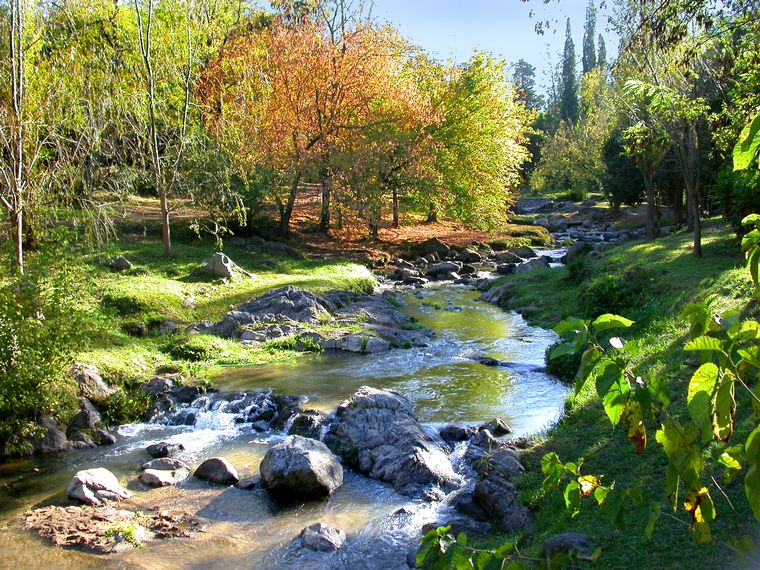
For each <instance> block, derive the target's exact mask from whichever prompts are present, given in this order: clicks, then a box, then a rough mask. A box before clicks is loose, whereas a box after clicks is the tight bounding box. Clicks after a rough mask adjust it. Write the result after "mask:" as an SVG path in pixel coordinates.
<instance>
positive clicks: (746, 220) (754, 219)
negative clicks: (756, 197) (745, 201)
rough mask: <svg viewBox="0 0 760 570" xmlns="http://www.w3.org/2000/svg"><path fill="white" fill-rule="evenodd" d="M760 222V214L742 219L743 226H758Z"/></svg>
mask: <svg viewBox="0 0 760 570" xmlns="http://www.w3.org/2000/svg"><path fill="white" fill-rule="evenodd" d="M759 222H760V214H749V215H748V216H745V217H744V219H742V225H743V226H748V225H750V224H757V223H759Z"/></svg>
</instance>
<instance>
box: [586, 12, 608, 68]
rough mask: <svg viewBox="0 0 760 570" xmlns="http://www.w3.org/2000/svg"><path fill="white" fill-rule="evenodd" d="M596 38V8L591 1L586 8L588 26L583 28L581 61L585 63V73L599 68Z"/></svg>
mask: <svg viewBox="0 0 760 570" xmlns="http://www.w3.org/2000/svg"><path fill="white" fill-rule="evenodd" d="M595 36H596V6H594V0H589V3H588V6H587V7H586V24H585V26H584V28H583V56H582V59H581V61H582V62H583V73H588V72H589V71H591V70H592V69H594V68H595V67H596V66H597V59H596V49H595V47H594V38H595ZM600 49H601V46H600ZM605 57H606V54H605Z"/></svg>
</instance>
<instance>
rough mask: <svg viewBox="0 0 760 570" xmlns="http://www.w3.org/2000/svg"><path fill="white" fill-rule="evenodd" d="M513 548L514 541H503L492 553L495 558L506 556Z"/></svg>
mask: <svg viewBox="0 0 760 570" xmlns="http://www.w3.org/2000/svg"><path fill="white" fill-rule="evenodd" d="M514 549H515V543H514V542H505V543H504V544H502V545H501V546H499V548H497V549H496V550H494V551H493V553H494V554H495V555H496V557H497V558H506V557H507V555H509V553H510V552H512V551H513V550H514Z"/></svg>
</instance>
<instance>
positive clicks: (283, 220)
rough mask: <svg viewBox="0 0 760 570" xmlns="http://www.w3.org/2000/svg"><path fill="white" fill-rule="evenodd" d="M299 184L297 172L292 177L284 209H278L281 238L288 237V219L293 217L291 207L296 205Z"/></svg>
mask: <svg viewBox="0 0 760 570" xmlns="http://www.w3.org/2000/svg"><path fill="white" fill-rule="evenodd" d="M300 183H301V173H300V172H298V173H296V174H295V176H294V177H293V182H292V183H291V185H290V193H289V194H288V201H287V203H286V204H285V208H284V209H283V208H281V209H280V235H281V236H282V237H288V236H289V235H290V218H291V217H292V216H293V207H294V206H295V203H296V197H297V196H298V185H299V184H300Z"/></svg>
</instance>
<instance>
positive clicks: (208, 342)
mask: <svg viewBox="0 0 760 570" xmlns="http://www.w3.org/2000/svg"><path fill="white" fill-rule="evenodd" d="M160 349H161V352H165V353H166V354H168V355H169V356H171V357H172V358H173V359H175V360H189V361H190V362H200V361H202V360H212V359H214V358H218V357H219V356H221V354H222V352H223V347H222V346H221V344H220V342H219V340H218V339H216V338H214V337H212V336H209V335H202V334H199V335H172V336H171V337H169V339H168V340H167V341H165V342H164V343H163V344H162V345H161V346H160Z"/></svg>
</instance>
